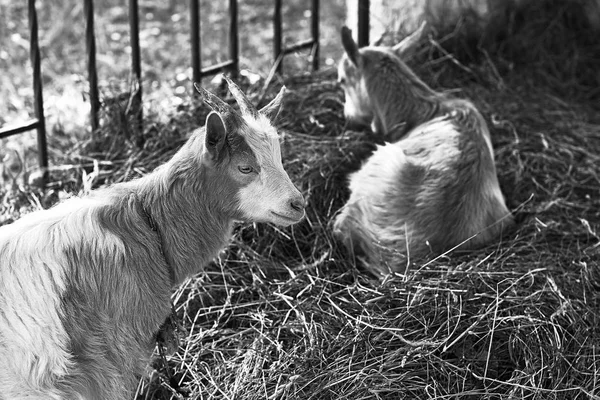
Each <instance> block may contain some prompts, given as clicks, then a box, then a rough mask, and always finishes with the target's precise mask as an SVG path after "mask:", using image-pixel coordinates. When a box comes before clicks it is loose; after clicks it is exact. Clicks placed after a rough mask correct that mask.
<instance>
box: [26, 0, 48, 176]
mask: <svg viewBox="0 0 600 400" xmlns="http://www.w3.org/2000/svg"><path fill="white" fill-rule="evenodd" d="M27 4H28V11H29V33H30V35H31V41H30V48H29V56H30V58H31V66H32V68H33V102H34V107H35V116H36V118H37V145H38V163H39V165H40V170H41V171H42V182H43V184H45V183H46V182H47V180H48V145H47V143H46V120H45V119H44V98H43V95H42V69H41V62H40V47H39V42H38V22H37V12H36V10H35V0H28V2H27Z"/></svg>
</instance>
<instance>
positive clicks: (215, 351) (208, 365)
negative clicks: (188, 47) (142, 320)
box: [0, 21, 600, 399]
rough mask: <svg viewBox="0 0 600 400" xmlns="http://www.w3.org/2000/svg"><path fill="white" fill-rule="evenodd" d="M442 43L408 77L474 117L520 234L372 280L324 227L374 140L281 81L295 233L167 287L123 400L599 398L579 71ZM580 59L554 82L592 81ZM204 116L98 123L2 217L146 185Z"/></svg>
mask: <svg viewBox="0 0 600 400" xmlns="http://www.w3.org/2000/svg"><path fill="white" fill-rule="evenodd" d="M536 22H537V21H536ZM561 26H563V27H564V25H561ZM440 34H441V36H440V37H445V36H444V35H443V32H440ZM534 36H535V35H534ZM436 37H437V36H436ZM445 38H446V39H445V41H437V40H434V39H433V38H431V39H430V41H429V43H427V44H425V45H424V46H423V49H422V51H421V52H420V53H419V55H418V56H417V57H416V58H415V59H414V60H413V61H412V62H411V65H412V66H413V67H414V68H415V69H416V70H417V72H418V73H419V74H420V75H421V76H422V77H423V78H424V79H426V80H427V82H428V83H429V84H430V85H432V86H433V87H434V88H437V89H439V90H443V89H444V88H446V89H448V90H452V91H453V92H455V94H456V95H458V96H464V97H468V98H471V99H472V100H473V101H474V102H475V103H476V104H477V105H478V106H479V107H480V108H481V110H482V111H483V113H484V115H485V116H486V118H487V119H488V123H489V124H490V128H491V130H492V135H493V141H494V145H495V149H496V160H497V166H498V174H499V179H500V182H501V185H502V188H503V191H504V193H505V194H506V197H507V199H508V201H509V204H510V206H511V208H512V209H513V210H515V212H516V214H517V216H518V219H519V221H520V223H519V227H518V229H517V230H516V231H514V232H511V233H510V234H509V235H507V236H506V237H504V238H503V240H502V241H501V242H499V243H493V244H490V245H489V246H487V247H486V248H483V249H480V250H478V251H472V252H460V251H457V252H454V253H451V254H449V255H446V256H443V257H440V258H438V259H435V260H425V261H423V262H421V263H417V264H416V265H414V266H412V267H411V269H409V271H408V272H407V274H406V275H398V276H393V277H389V278H387V279H385V280H384V281H383V282H381V281H378V280H377V279H375V278H373V277H372V276H370V275H369V274H368V273H366V272H365V271H363V270H362V269H361V267H360V266H357V265H355V263H354V261H353V260H352V259H351V258H350V257H349V256H348V254H346V252H345V251H344V249H343V248H342V247H340V246H339V245H338V244H337V243H336V242H335V241H334V240H333V238H332V236H331V231H330V229H329V226H328V224H329V223H330V221H331V220H332V218H333V217H334V215H335V213H336V211H337V210H338V209H339V207H341V206H342V205H343V203H344V201H345V200H346V198H347V196H348V193H347V189H346V186H345V182H346V176H347V174H348V173H349V172H350V171H353V170H355V169H356V168H358V167H359V166H360V162H361V160H363V159H364V158H365V157H366V156H367V155H368V154H369V152H370V151H372V149H373V143H374V142H375V141H376V139H374V138H373V137H370V136H369V133H368V132H367V131H365V130H362V131H361V130H358V131H355V130H349V129H347V127H346V126H345V123H344V119H343V115H342V108H343V107H342V105H343V96H342V93H341V91H340V90H339V88H338V87H337V85H336V84H335V74H334V73H333V72H331V71H329V72H322V73H318V74H314V75H311V76H305V77H296V78H291V79H288V80H286V81H285V83H286V85H287V86H288V88H289V89H290V93H289V95H288V96H287V98H286V102H285V107H284V110H283V112H282V114H281V116H280V121H279V127H280V129H281V131H282V132H283V133H284V135H285V138H284V143H283V153H284V163H285V164H286V168H287V170H288V171H290V174H291V176H292V179H293V180H294V181H295V182H297V184H298V186H299V187H301V189H302V191H303V193H304V194H305V195H306V197H307V199H308V210H307V218H306V220H305V221H304V222H302V223H301V224H299V225H296V226H294V227H292V228H288V229H279V228H276V227H273V226H266V225H262V224H258V225H241V226H239V227H238V228H237V229H236V231H235V237H234V240H233V245H232V246H231V248H230V249H228V250H227V251H224V252H223V254H222V256H221V257H220V258H219V260H217V261H216V262H215V263H213V264H212V265H210V266H208V267H207V268H206V269H205V271H204V272H202V273H200V274H199V275H198V276H196V277H194V278H192V279H190V280H188V281H187V282H186V283H185V284H184V285H183V286H182V287H181V288H180V289H178V290H177V291H176V293H175V294H174V297H173V298H174V302H175V304H176V309H177V314H178V317H179V319H180V321H181V327H180V330H181V331H180V337H181V342H180V347H179V350H178V351H177V352H176V353H175V354H174V355H172V356H168V357H167V361H166V365H165V364H164V363H163V361H162V360H161V359H160V357H157V358H155V360H154V362H153V369H151V372H150V376H149V378H146V379H144V380H142V382H141V384H140V395H139V397H138V398H139V399H168V398H173V399H175V398H199V399H234V398H235V399H397V398H400V399H402V398H407V399H413V398H417V399H421V398H435V399H437V398H461V399H462V398H464V399H480V398H490V399H500V398H502V399H504V398H505V399H588V398H596V399H598V398H600V393H599V388H600V383H599V379H600V357H599V355H598V352H599V349H600V328H599V327H600V296H599V293H600V272H599V270H598V258H599V252H600V244H599V243H600V242H599V237H598V229H599V227H600V193H599V191H600V190H599V188H600V178H599V173H600V167H599V165H600V119H599V118H598V117H597V112H598V104H597V103H595V102H597V100H598V98H597V96H596V95H595V94H594V92H593V90H592V89H593V88H588V86H587V85H588V82H587V79H589V77H590V76H591V75H585V76H584V77H583V78H585V79H584V80H583V81H582V80H580V79H579V78H580V77H578V76H577V75H569V79H562V78H561V77H563V78H564V74H565V70H564V69H560V68H558V67H557V64H551V65H550V64H549V65H546V67H543V68H542V67H541V66H540V65H538V66H536V67H535V68H536V69H533V68H532V67H531V66H528V65H525V64H524V65H517V64H515V63H514V62H513V61H511V60H510V58H507V56H506V54H508V53H506V52H499V50H497V49H496V50H494V49H491V48H489V47H488V48H487V50H486V48H485V47H481V48H480V49H479V53H478V54H479V56H480V57H477V58H474V57H468V56H463V58H460V57H461V54H460V52H459V51H458V50H456V46H457V43H462V44H461V46H466V47H468V44H464V42H463V40H464V37H461V36H460V35H459V34H456V35H455V36H454V37H451V38H449V39H448V37H445ZM526 39H528V40H529V42H528V43H529V46H534V43H535V40H534V39H535V38H534V37H528V38H526ZM453 40H454V41H453ZM520 40H521V41H523V40H525V39H524V38H523V37H521V38H520ZM494 43H495V46H500V44H499V43H496V42H494ZM568 44H569V46H571V47H570V49H571V50H569V51H571V52H573V51H575V52H576V51H581V48H578V47H576V46H577V42H573V43H571V42H569V43H568ZM521 45H523V43H520V46H521ZM453 46H454V47H453ZM586 46H587V44H586ZM507 48H508V45H506V46H505V47H503V49H504V50H505V51H507V50H506V49H507ZM469 49H470V50H473V49H472V48H469ZM574 49H575V50H574ZM488 50H489V51H488ZM492 50H494V51H492ZM596 50H598V49H597V48H596ZM536 51H537V52H538V53H539V54H542V52H543V48H542V49H537V50H536ZM465 54H466V53H465ZM582 54H583V53H582ZM586 54H587V53H586ZM595 54H600V53H599V52H596V53H595ZM553 57H554V55H552V57H551V58H553ZM581 62H584V63H585V65H577V66H576V67H575V68H572V66H569V68H571V69H572V70H573V71H579V70H581V68H583V69H585V70H586V71H587V70H589V69H590V68H592V67H595V68H596V70H598V67H600V65H599V64H595V66H593V65H591V64H590V63H591V61H590V60H589V59H584V60H583V61H581ZM510 63H513V64H512V65H513V67H514V68H512V69H509V68H505V67H506V66H507V65H509V64H510ZM554 70H557V71H559V73H555V72H553V71H554ZM566 82H570V84H571V85H572V86H573V87H571V88H569V85H567V84H566ZM279 86H280V82H277V83H273V84H272V85H270V86H269V90H267V94H266V96H264V97H265V98H264V99H262V97H263V96H262V94H263V93H262V90H261V88H258V87H249V88H248V90H249V91H250V93H251V97H253V98H255V99H257V98H260V99H261V101H262V102H263V103H264V102H266V100H267V98H269V97H271V96H273V95H274V94H275V93H276V91H277V90H278V89H279ZM573 88H575V89H578V88H579V90H575V89H573ZM596 88H597V87H596ZM596 93H597V92H596ZM206 112H207V110H206V108H205V107H203V106H201V105H199V104H196V103H195V102H192V104H191V105H190V106H189V107H182V108H181V109H180V110H179V112H178V113H177V114H176V115H175V116H174V117H173V118H172V119H171V120H170V121H167V122H166V123H156V124H153V125H152V126H150V127H148V129H147V130H146V132H145V144H144V146H143V148H140V147H138V146H136V144H135V143H134V142H135V140H131V138H128V137H126V135H119V131H120V130H122V128H120V127H118V126H112V125H110V124H109V123H105V124H104V127H103V131H102V132H100V134H98V135H97V136H96V137H94V138H93V139H92V140H91V141H90V142H89V143H87V144H86V145H85V146H82V148H81V149H78V150H77V151H75V152H73V153H71V154H70V155H69V159H70V160H71V162H78V163H79V165H81V166H82V167H81V168H78V169H77V168H72V169H65V170H55V171H54V172H53V179H54V184H53V185H51V187H50V189H49V190H47V191H38V192H31V191H30V192H27V191H26V192H24V193H21V194H20V195H19V196H21V197H20V198H19V199H18V201H17V200H14V199H15V197H14V196H13V197H11V198H10V199H12V200H10V199H9V200H7V198H9V197H10V196H7V195H5V196H4V198H5V202H4V204H5V210H7V211H10V212H11V213H14V214H15V217H16V216H18V213H19V210H18V208H19V207H16V206H15V204H26V203H27V204H30V203H31V204H35V203H36V202H35V201H33V200H32V199H42V200H43V199H44V198H48V199H52V197H51V195H52V193H54V197H56V193H57V192H61V191H65V190H66V191H70V192H77V191H81V190H84V189H85V185H82V184H81V182H82V181H84V182H88V184H87V185H88V186H90V185H91V184H92V183H93V184H99V183H102V184H106V183H109V182H118V181H123V180H126V179H130V178H132V177H135V176H137V175H141V174H144V173H147V172H148V171H151V170H152V169H153V168H154V167H156V166H157V165H159V164H160V163H162V162H164V161H165V160H167V159H168V158H169V157H170V156H171V155H172V154H173V152H174V151H175V150H176V149H177V147H178V146H179V145H180V144H181V142H182V140H183V139H184V136H185V134H186V132H188V131H189V130H190V129H192V128H193V127H196V126H199V125H201V124H202V121H203V118H204V116H205V115H206ZM109 121H110V120H109ZM106 149H111V150H110V151H106ZM93 160H99V161H97V162H96V164H95V165H96V167H95V168H94V162H93ZM83 167H85V168H83ZM84 171H87V172H86V173H84ZM90 177H91V178H90ZM65 188H66V189H65ZM44 196H45V197H44ZM11 201H12V203H11ZM48 202H51V200H48ZM42 203H43V202H42ZM7 204H8V206H7ZM11 204H12V205H11ZM11 207H12V208H11ZM33 207H34V208H35V206H33ZM26 208H31V206H28V207H26ZM3 215H8V214H7V213H4V214H3ZM11 215H12V214H11ZM0 222H1V221H0Z"/></svg>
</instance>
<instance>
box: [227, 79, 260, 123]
mask: <svg viewBox="0 0 600 400" xmlns="http://www.w3.org/2000/svg"><path fill="white" fill-rule="evenodd" d="M223 78H224V79H225V80H226V81H227V85H228V86H229V91H230V92H231V94H232V95H233V98H234V99H235V101H236V102H237V103H238V105H239V106H240V111H241V112H242V114H250V115H252V116H253V117H254V118H256V117H257V116H258V110H257V109H256V107H255V106H254V105H253V104H252V103H250V100H248V97H246V95H245V94H244V92H242V90H241V89H240V88H239V87H238V85H236V84H235V83H233V81H232V80H231V79H230V78H229V77H228V76H226V75H223Z"/></svg>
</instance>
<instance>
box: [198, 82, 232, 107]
mask: <svg viewBox="0 0 600 400" xmlns="http://www.w3.org/2000/svg"><path fill="white" fill-rule="evenodd" d="M194 87H195V88H196V91H197V92H198V93H199V94H200V97H201V98H202V101H204V102H205V103H206V104H207V105H208V106H209V107H210V108H211V109H212V110H213V111H216V112H218V113H221V114H224V113H227V112H230V111H231V106H230V105H229V104H227V103H225V102H224V101H223V100H221V99H220V98H219V97H218V96H216V95H214V94H212V93H211V92H209V91H208V90H206V89H204V88H203V87H202V86H200V85H199V84H197V83H196V82H194Z"/></svg>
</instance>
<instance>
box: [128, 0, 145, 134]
mask: <svg viewBox="0 0 600 400" xmlns="http://www.w3.org/2000/svg"><path fill="white" fill-rule="evenodd" d="M129 29H130V31H131V32H130V42H131V68H132V70H133V74H134V75H135V79H136V80H137V87H136V92H135V94H134V102H133V104H134V105H135V107H133V110H134V111H135V112H136V113H137V117H138V129H139V132H138V133H139V135H140V136H139V137H142V131H143V128H142V121H143V107H142V64H141V57H140V24H139V15H138V0H129Z"/></svg>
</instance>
